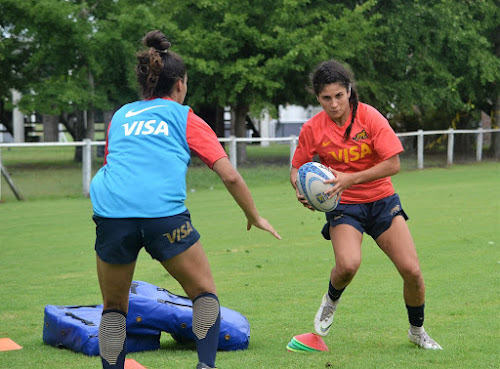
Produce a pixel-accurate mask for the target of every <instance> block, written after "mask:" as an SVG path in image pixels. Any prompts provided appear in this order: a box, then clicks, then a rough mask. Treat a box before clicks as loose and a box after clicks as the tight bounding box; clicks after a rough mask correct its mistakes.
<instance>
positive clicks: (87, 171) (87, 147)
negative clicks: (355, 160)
mask: <svg viewBox="0 0 500 369" xmlns="http://www.w3.org/2000/svg"><path fill="white" fill-rule="evenodd" d="M489 132H500V129H498V128H497V129H482V128H479V129H465V130H464V129H462V130H454V129H448V130H441V131H423V130H419V131H417V132H404V133H397V136H398V137H409V136H417V168H419V169H423V168H424V136H426V135H447V138H448V140H447V141H448V143H447V164H448V165H451V164H453V151H454V142H455V140H454V137H455V135H456V134H475V135H476V161H481V160H482V154H483V135H484V134H485V133H489ZM219 141H220V142H226V143H228V144H229V159H230V160H231V163H232V164H233V166H234V167H235V168H236V167H237V162H238V158H237V150H236V146H237V143H238V142H246V143H252V142H261V143H262V142H283V143H286V142H288V144H289V145H290V163H291V161H292V157H293V153H294V152H295V149H296V147H297V142H298V137H297V136H290V137H278V138H238V137H234V136H231V137H228V138H219ZM104 144H105V143H104V142H103V141H91V140H90V139H85V140H83V141H79V142H44V143H0V166H1V167H2V169H3V165H2V156H1V149H2V148H9V147H43V146H73V147H77V146H82V147H83V150H82V151H83V152H82V157H83V160H82V161H83V163H82V188H83V191H82V192H83V195H84V196H88V195H89V188H90V181H91V179H92V146H103V145H104ZM7 180H8V178H7ZM0 184H1V181H0ZM0 190H1V188H0ZM0 193H1V192H0Z"/></svg>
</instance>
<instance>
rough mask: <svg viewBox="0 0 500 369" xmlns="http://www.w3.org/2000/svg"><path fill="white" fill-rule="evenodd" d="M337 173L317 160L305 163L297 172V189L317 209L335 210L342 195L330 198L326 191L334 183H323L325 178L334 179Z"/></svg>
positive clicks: (324, 210)
mask: <svg viewBox="0 0 500 369" xmlns="http://www.w3.org/2000/svg"><path fill="white" fill-rule="evenodd" d="M333 178H335V175H334V174H333V173H332V172H331V171H330V170H329V169H328V168H327V167H325V166H324V165H323V164H320V163H316V162H309V163H305V164H304V165H302V166H301V167H300V168H299V171H298V173H297V182H296V183H297V189H298V190H299V193H300V194H301V195H302V196H304V197H305V198H306V200H307V202H308V203H309V205H311V206H312V207H313V208H314V209H315V210H318V211H322V212H324V213H327V212H329V211H332V210H334V209H335V208H336V207H337V205H338V203H339V201H340V197H339V196H337V195H335V196H333V197H332V198H328V194H326V193H325V191H326V190H327V189H329V188H331V187H333V186H334V185H333V184H331V183H323V181H324V180H327V179H333Z"/></svg>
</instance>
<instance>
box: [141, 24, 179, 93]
mask: <svg viewBox="0 0 500 369" xmlns="http://www.w3.org/2000/svg"><path fill="white" fill-rule="evenodd" d="M142 43H143V44H144V46H146V47H148V48H149V49H148V50H145V51H141V52H139V53H138V54H137V61H138V63H137V67H136V69H135V71H136V74H137V81H138V82H139V85H140V86H141V89H142V96H143V97H144V98H145V99H150V98H153V97H164V96H169V95H170V94H171V92H172V89H173V87H174V85H175V83H176V82H177V81H178V80H180V79H183V78H184V76H185V75H186V66H185V64H184V61H183V60H182V58H181V57H180V56H179V55H177V54H176V53H174V52H173V51H169V50H168V49H169V48H170V46H171V44H170V42H169V41H168V39H167V37H166V36H165V35H164V34H163V33H162V32H161V31H158V30H155V31H151V32H148V34H147V35H146V36H144V38H143V39H142Z"/></svg>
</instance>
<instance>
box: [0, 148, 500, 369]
mask: <svg viewBox="0 0 500 369" xmlns="http://www.w3.org/2000/svg"><path fill="white" fill-rule="evenodd" d="M4 158H5V155H4ZM49 161H50V160H49ZM10 164H11V166H13V165H14V163H13V162H11V163H10ZM14 168H15V165H14ZM19 168H20V167H19ZM61 170H62V169H61ZM241 172H242V174H243V176H244V177H245V179H246V180H247V182H248V184H249V186H250V188H251V190H252V192H253V194H254V197H255V201H256V203H257V206H258V207H259V209H260V211H261V213H262V214H263V216H265V217H266V218H267V219H269V220H270V221H271V222H272V223H273V225H274V226H275V227H276V229H277V230H278V231H279V232H280V233H281V235H282V237H283V240H281V241H278V240H275V239H273V238H272V237H271V236H270V235H268V234H265V233H264V232H261V231H259V230H254V229H252V230H251V231H249V232H247V231H246V230H245V226H246V222H245V219H244V216H243V214H242V212H241V211H240V210H239V209H238V208H237V206H236V205H235V204H234V202H233V201H232V199H231V198H230V196H229V194H228V193H227V192H226V191H225V190H224V189H223V186H222V185H221V184H220V183H219V182H218V181H217V178H215V176H214V175H213V174H212V173H211V172H210V171H208V170H206V169H202V168H199V167H195V168H193V169H192V170H191V172H190V174H189V177H188V183H189V185H188V188H189V189H190V191H189V193H188V201H187V204H188V207H189V209H190V211H191V213H192V219H193V223H194V225H195V226H196V228H197V229H198V230H199V231H200V233H201V234H202V242H203V244H204V247H205V249H206V251H207V254H208V256H209V259H210V262H211V265H212V269H213V272H214V276H215V280H216V283H217V287H218V294H219V297H220V301H221V304H222V305H223V306H226V307H228V308H231V309H234V310H237V311H239V312H241V313H242V314H244V315H245V316H246V317H247V318H248V320H249V322H250V325H251V329H252V334H251V339H250V347H249V349H248V350H245V351H240V352H220V353H219V354H218V360H217V364H218V367H219V368H221V369H232V368H266V369H267V368H269V369H274V368H325V367H332V368H498V367H500V354H499V347H500V335H499V332H500V319H499V318H500V316H499V315H500V295H499V292H500V289H499V286H500V284H499V283H500V271H499V269H500V249H499V245H500V237H499V236H500V231H499V230H500V200H499V197H498V196H496V195H494V194H495V193H497V192H498V184H499V183H500V163H497V162H493V163H481V164H477V165H470V166H453V167H450V168H434V169H426V170H423V171H403V172H401V173H400V174H398V175H397V176H395V177H394V179H393V182H394V184H395V187H396V189H397V191H398V193H399V194H400V196H401V198H402V201H403V206H404V208H405V210H406V212H407V213H408V215H409V216H410V220H409V226H410V228H411V230H412V233H413V237H414V239H415V241H416V244H417V247H418V252H419V256H420V262H421V266H422V269H423V273H424V278H425V281H426V286H427V301H426V328H427V330H428V332H429V333H430V334H431V336H432V337H433V338H435V339H436V340H437V341H438V342H439V343H440V344H441V345H442V346H443V348H444V350H443V351H441V352H429V351H424V350H420V349H417V348H416V347H414V346H413V345H411V344H409V343H408V340H407V337H406V331H407V325H408V323H407V318H406V311H405V308H404V304H403V300H402V282H401V279H400V277H399V275H398V274H397V272H396V270H395V268H394V267H393V266H392V264H391V263H390V261H389V260H388V259H387V257H385V256H384V254H383V253H382V252H381V251H380V250H379V249H378V248H377V247H376V245H375V244H374V242H373V241H371V240H370V239H369V238H365V241H364V243H363V262H362V265H361V268H360V270H359V272H358V274H357V276H356V278H355V279H354V281H353V282H352V283H351V285H350V286H349V288H348V289H347V290H346V292H345V294H344V296H343V298H342V303H341V304H340V306H339V308H338V310H337V315H336V318H335V323H334V327H333V329H332V331H331V333H330V335H329V336H328V337H326V338H325V342H326V344H327V345H328V346H329V348H330V352H328V353H311V354H309V353H289V352H287V351H286V349H285V346H286V344H287V343H288V342H289V341H290V339H291V338H292V337H293V336H294V335H297V334H301V333H306V332H311V331H312V319H313V317H314V314H315V312H316V309H317V307H318V305H319V303H320V300H321V296H322V295H323V293H324V292H325V291H326V288H327V285H328V275H329V271H330V268H331V267H332V265H333V253H332V251H331V245H330V244H329V243H328V242H327V241H324V240H322V239H321V237H320V234H319V231H320V229H321V226H322V224H323V215H322V214H320V213H313V212H310V211H308V210H306V209H304V208H302V206H301V205H300V204H299V203H298V202H297V201H296V200H295V198H294V194H293V192H292V191H291V188H290V186H289V184H288V168H287V167H286V166H264V167H253V168H244V169H242V170H241ZM77 173H78V172H77ZM38 175H39V174H37V175H34V176H33V177H32V178H33V180H36V179H37V178H39V177H38ZM80 175H81V173H80ZM53 177H54V175H53ZM17 178H19V177H17ZM75 178H78V180H77V184H76V185H75V190H74V191H73V192H71V191H68V193H66V192H63V193H59V192H57V191H56V192H55V193H52V192H51V194H50V195H47V194H46V192H44V190H43V188H40V192H41V195H38V196H32V197H31V199H30V201H25V202H16V201H15V200H12V199H9V198H7V202H5V203H2V204H0V283H1V287H2V288H0V338H2V337H9V338H11V339H12V340H14V341H15V342H17V343H18V344H20V345H21V346H23V349H22V350H16V351H8V352H0V368H2V369H3V368H9V369H11V368H12V369H17V368H22V369H24V368H26V369H28V368H82V369H83V368H86V369H88V368H100V360H99V358H97V357H86V356H84V355H81V354H77V353H74V352H71V351H69V350H62V349H57V348H53V347H50V346H47V345H45V344H44V343H43V341H42V329H43V310H44V307H45V305H47V304H52V305H89V304H97V303H100V301H101V300H100V298H101V297H100V292H99V289H98V284H97V278H96V273H95V256H94V251H93V242H94V227H93V223H92V221H91V204H90V201H89V200H88V199H85V198H81V197H79V196H78V194H79V191H80V190H79V186H81V182H79V181H81V177H78V175H77V174H75ZM75 178H73V181H75ZM46 180H47V181H49V183H53V184H54V186H56V184H55V183H54V182H57V179H55V177H54V179H53V180H52V182H50V178H46ZM68 181H69V179H68ZM23 183H30V181H29V180H28V179H26V180H24V182H23ZM43 183H45V182H43ZM4 186H5V185H4V184H2V192H3V193H5V192H4V191H5V189H4V188H3V187H4ZM33 186H34V185H33ZM44 186H46V185H43V186H40V181H39V187H44ZM75 191H76V192H75ZM4 197H6V196H4ZM135 279H136V280H142V281H146V282H149V283H153V284H156V285H159V286H161V287H165V288H167V289H169V290H171V291H172V292H175V293H179V294H182V291H181V290H180V288H179V286H178V285H177V283H176V282H175V281H174V280H173V279H172V278H171V277H170V276H169V275H167V273H166V272H165V271H163V270H162V269H161V267H160V266H159V265H158V264H156V263H155V262H153V261H152V260H151V259H150V258H149V256H148V255H147V254H145V253H144V252H142V253H141V254H140V257H139V261H138V265H137V269H136V274H135ZM128 357H129V358H133V359H135V360H136V361H138V362H139V363H141V364H142V365H144V366H145V367H146V368H148V369H160V368H181V369H182V368H194V366H195V364H196V361H197V359H196V352H195V351H194V350H193V349H192V348H190V347H188V348H185V347H183V346H180V345H178V344H176V343H175V342H174V341H173V339H172V338H171V337H170V336H169V335H168V334H163V335H162V339H161V348H160V350H158V351H152V352H142V353H133V354H130V355H129V356H128Z"/></svg>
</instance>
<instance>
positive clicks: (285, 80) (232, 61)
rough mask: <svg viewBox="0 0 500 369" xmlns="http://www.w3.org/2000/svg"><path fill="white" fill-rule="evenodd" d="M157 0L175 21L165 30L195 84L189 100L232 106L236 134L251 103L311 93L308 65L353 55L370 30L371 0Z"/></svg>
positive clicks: (302, 100)
mask: <svg viewBox="0 0 500 369" xmlns="http://www.w3.org/2000/svg"><path fill="white" fill-rule="evenodd" d="M164 4H165V8H168V9H170V11H171V13H172V14H173V16H172V19H173V20H175V22H176V24H177V25H178V29H175V28H171V29H170V31H171V32H172V33H171V34H168V33H167V36H169V37H171V38H172V41H173V49H174V50H178V51H179V53H180V54H181V55H182V56H183V57H184V59H185V61H186V64H187V65H188V70H189V75H190V80H191V81H194V84H195V87H191V88H190V92H189V96H188V99H189V100H188V101H189V103H191V104H193V105H196V104H204V103H208V104H214V105H215V106H218V107H223V106H226V105H229V106H231V110H232V113H233V118H234V125H233V126H232V133H233V134H235V135H236V136H237V137H242V136H244V134H245V121H246V116H247V114H248V113H249V111H250V110H251V109H252V108H253V110H254V111H260V109H261V108H262V107H264V106H266V105H268V106H272V105H275V104H278V103H286V102H300V103H306V102H309V101H311V97H310V96H309V95H308V93H307V91H306V88H305V87H306V84H307V75H308V73H309V71H310V70H311V69H312V68H313V67H314V65H315V64H316V63H318V62H319V61H321V60H324V59H327V58H329V57H332V56H336V57H340V58H342V57H347V56H350V55H354V54H355V53H356V51H357V50H361V49H362V48H363V47H365V46H367V44H368V43H369V39H370V37H369V35H370V34H371V32H373V33H376V32H375V30H374V28H373V26H372V21H371V20H369V19H365V15H366V12H367V10H368V9H370V7H372V6H373V5H374V4H375V1H368V2H366V3H365V4H363V5H361V6H356V7H355V8H354V9H353V10H349V9H345V8H344V7H342V6H341V5H336V4H334V3H333V2H330V1H309V0H281V1H275V2H271V1H267V0H255V1H251V2H250V1H238V2H234V1H229V0H216V1H208V0H205V1H203V0H202V1H193V0H188V1H183V2H177V1H171V0H164ZM350 24H356V27H352V28H349V27H348V26H349V25H350ZM333 36H334V37H333ZM353 40H355V41H358V42H352V41H353ZM339 45H341V46H342V47H341V48H340V47H338V46H339ZM274 110H275V109H274ZM245 154H246V151H245V146H244V145H239V147H238V159H239V161H240V162H243V161H245V158H246V155H245Z"/></svg>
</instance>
